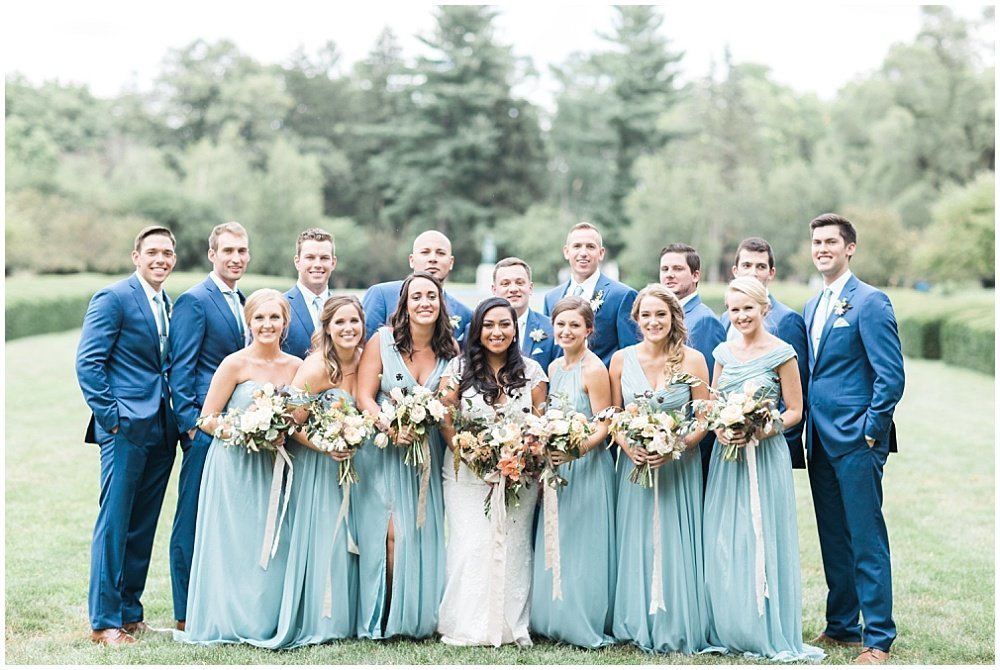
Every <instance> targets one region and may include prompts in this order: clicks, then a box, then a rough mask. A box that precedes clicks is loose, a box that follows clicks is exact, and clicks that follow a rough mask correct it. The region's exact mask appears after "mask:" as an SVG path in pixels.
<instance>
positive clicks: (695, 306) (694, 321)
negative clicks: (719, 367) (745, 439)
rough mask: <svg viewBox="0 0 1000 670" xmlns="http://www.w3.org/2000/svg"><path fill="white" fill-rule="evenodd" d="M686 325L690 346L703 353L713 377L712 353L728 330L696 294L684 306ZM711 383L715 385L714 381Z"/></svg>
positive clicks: (713, 357) (723, 339) (713, 360)
mask: <svg viewBox="0 0 1000 670" xmlns="http://www.w3.org/2000/svg"><path fill="white" fill-rule="evenodd" d="M684 325H685V326H686V327H687V331H688V337H687V343H688V346H689V347H691V348H692V349H697V350H698V351H700V352H701V354H702V355H703V356H704V357H705V362H706V363H707V364H708V374H709V376H712V374H713V373H714V372H715V356H714V355H713V353H712V352H714V351H715V348H716V347H717V346H719V343H720V342H725V340H726V330H725V329H724V328H723V327H722V324H721V323H719V317H717V316H716V315H715V312H713V311H712V310H711V309H710V308H709V306H708V305H706V304H705V303H703V302H702V301H701V297H700V296H698V295H697V294H696V295H695V296H694V297H693V298H691V299H690V300H688V302H687V304H686V305H684ZM710 381H711V382H712V383H715V380H714V379H712V380H710ZM713 439H714V436H713Z"/></svg>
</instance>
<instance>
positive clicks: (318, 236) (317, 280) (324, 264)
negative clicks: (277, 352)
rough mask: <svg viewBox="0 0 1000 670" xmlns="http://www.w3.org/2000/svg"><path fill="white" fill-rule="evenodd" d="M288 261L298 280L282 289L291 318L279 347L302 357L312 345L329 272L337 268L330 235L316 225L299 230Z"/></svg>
mask: <svg viewBox="0 0 1000 670" xmlns="http://www.w3.org/2000/svg"><path fill="white" fill-rule="evenodd" d="M292 260H293V262H294V263H295V269H296V270H298V273H299V280H298V281H297V282H296V283H295V286H293V287H292V288H290V289H288V291H286V292H285V297H286V298H288V304H289V305H291V307H292V320H291V323H289V324H288V334H287V336H286V337H285V341H284V342H283V343H282V345H281V350H282V351H284V352H285V353H288V354H292V355H293V356H298V357H299V358H305V357H306V354H308V353H309V348H310V347H311V346H312V335H313V331H315V330H316V328H317V327H318V326H319V315H320V314H321V313H322V312H323V303H325V302H326V299H327V298H329V297H330V275H332V274H333V270H334V268H336V267H337V251H336V248H335V247H334V243H333V235H331V234H330V233H328V232H326V231H325V230H322V229H320V228H309V229H308V230H303V231H302V232H301V233H299V239H298V240H297V241H296V242H295V258H294V259H292Z"/></svg>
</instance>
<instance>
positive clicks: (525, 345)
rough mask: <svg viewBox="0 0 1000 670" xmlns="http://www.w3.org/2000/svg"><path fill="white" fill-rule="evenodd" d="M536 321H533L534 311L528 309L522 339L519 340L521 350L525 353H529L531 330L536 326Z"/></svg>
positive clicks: (532, 342)
mask: <svg viewBox="0 0 1000 670" xmlns="http://www.w3.org/2000/svg"><path fill="white" fill-rule="evenodd" d="M537 327H538V326H537V323H536V321H535V313H534V312H532V311H531V308H529V309H528V318H527V320H525V322H524V340H522V342H521V351H522V352H523V353H525V354H528V355H529V356H530V355H531V347H532V345H533V344H534V341H533V340H532V339H531V331H533V330H534V329H535V328H537Z"/></svg>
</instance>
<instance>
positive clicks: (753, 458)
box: [746, 441, 768, 616]
mask: <svg viewBox="0 0 1000 670" xmlns="http://www.w3.org/2000/svg"><path fill="white" fill-rule="evenodd" d="M746 450H747V472H748V474H749V476H750V519H751V522H752V524H753V539H754V586H755V589H756V594H757V615H758V616H764V599H765V598H767V597H768V593H767V576H766V575H765V574H764V527H763V525H764V524H763V520H762V519H761V512H760V489H759V487H758V484H757V445H756V444H755V443H754V442H752V441H751V442H747V445H746Z"/></svg>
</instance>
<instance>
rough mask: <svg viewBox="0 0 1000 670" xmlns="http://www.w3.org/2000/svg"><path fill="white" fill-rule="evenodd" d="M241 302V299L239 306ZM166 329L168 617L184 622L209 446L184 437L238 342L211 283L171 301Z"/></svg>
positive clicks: (199, 434) (201, 435)
mask: <svg viewBox="0 0 1000 670" xmlns="http://www.w3.org/2000/svg"><path fill="white" fill-rule="evenodd" d="M244 300H245V298H244V297H243V294H242V293H241V294H240V302H243V301H244ZM170 323H171V328H170V351H171V358H172V360H171V364H170V391H171V394H172V396H173V400H174V413H175V414H176V415H177V425H178V427H179V428H180V431H181V448H182V449H183V450H184V459H183V461H182V463H181V473H180V479H179V482H178V491H177V513H176V514H175V515H174V526H173V532H172V533H171V535H170V579H171V583H172V586H173V595H174V616H175V618H176V619H178V620H179V621H184V620H185V619H186V618H187V615H186V613H187V593H188V579H189V577H190V575H191V557H192V554H193V553H194V531H195V521H196V519H197V516H198V491H199V489H200V488H201V473H202V470H203V469H204V468H205V456H206V455H207V454H208V447H209V445H210V444H211V443H212V437H211V436H210V435H208V434H207V433H205V432H204V431H201V430H196V431H195V435H194V439H191V438H190V437H188V431H190V430H191V429H192V428H194V427H195V425H196V422H197V421H198V417H199V416H201V408H202V405H204V404H205V396H206V395H208V388H209V386H210V385H211V384H212V376H213V375H214V374H215V371H216V369H217V368H218V367H219V364H220V363H222V359H223V358H225V357H226V356H228V355H229V354H231V353H233V352H235V351H239V350H240V349H242V348H243V336H242V335H241V334H240V331H239V326H238V325H237V321H236V316H235V315H234V314H233V310H232V308H231V307H230V303H229V302H228V301H227V300H226V296H224V295H222V292H221V291H219V287H218V286H216V284H215V282H214V281H212V278H211V277H208V278H206V279H205V281H203V282H202V283H200V284H196V285H194V286H192V287H191V288H190V289H188V290H187V291H185V292H184V293H183V294H181V296H180V297H179V298H177V304H176V306H175V307H174V316H173V319H172V320H171V322H170Z"/></svg>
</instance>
